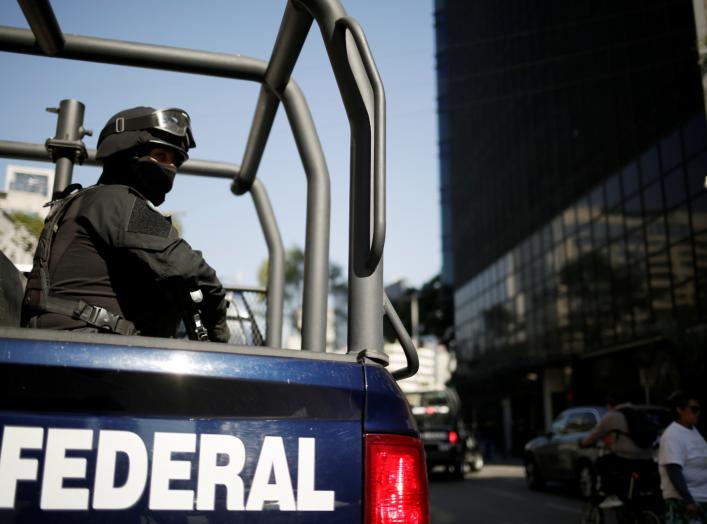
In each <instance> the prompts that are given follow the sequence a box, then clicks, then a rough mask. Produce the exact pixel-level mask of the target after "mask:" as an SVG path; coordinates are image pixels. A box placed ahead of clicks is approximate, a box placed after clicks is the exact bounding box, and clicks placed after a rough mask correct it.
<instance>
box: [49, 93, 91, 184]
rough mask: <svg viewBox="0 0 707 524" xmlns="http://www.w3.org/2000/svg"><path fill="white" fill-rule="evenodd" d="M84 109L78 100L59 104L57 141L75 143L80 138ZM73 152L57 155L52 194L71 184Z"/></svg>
mask: <svg viewBox="0 0 707 524" xmlns="http://www.w3.org/2000/svg"><path fill="white" fill-rule="evenodd" d="M85 109H86V107H85V106H84V105H83V104H82V103H81V102H79V101H78V100H73V99H68V100H62V101H61V102H60V103H59V110H58V115H59V117H58V118H57V123H56V135H55V136H54V138H55V139H57V140H67V141H77V140H81V138H82V131H83V127H82V126H83V115H84V110H85ZM74 162H75V152H74V151H69V153H68V154H62V155H59V157H58V158H57V159H56V168H55V175H54V193H57V192H59V191H63V190H64V188H65V187H66V186H68V185H69V184H70V183H71V177H72V175H73V172H74Z"/></svg>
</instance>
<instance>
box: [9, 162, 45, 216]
mask: <svg viewBox="0 0 707 524" xmlns="http://www.w3.org/2000/svg"><path fill="white" fill-rule="evenodd" d="M53 187H54V170H52V169H45V168H37V167H28V166H15V165H9V166H7V169H6V170H5V188H4V190H3V191H0V209H5V210H8V211H18V212H21V213H26V214H29V215H37V216H40V217H42V218H44V217H46V216H47V213H48V212H49V208H47V207H44V204H46V203H47V202H48V201H49V200H51V196H52V190H53Z"/></svg>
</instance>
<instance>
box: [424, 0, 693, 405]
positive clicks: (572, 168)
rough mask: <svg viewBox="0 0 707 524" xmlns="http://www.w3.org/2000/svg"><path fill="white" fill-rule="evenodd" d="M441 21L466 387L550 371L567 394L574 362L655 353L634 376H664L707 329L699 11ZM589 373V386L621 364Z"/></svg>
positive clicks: (613, 6)
mask: <svg viewBox="0 0 707 524" xmlns="http://www.w3.org/2000/svg"><path fill="white" fill-rule="evenodd" d="M435 17H436V31H437V65H438V77H439V78H438V106H439V125H440V132H439V137H440V146H439V150H440V171H441V190H442V191H441V199H442V205H443V211H442V215H443V221H442V226H443V239H444V240H446V243H445V242H443V250H444V252H443V256H444V258H445V269H446V270H447V271H448V272H449V273H451V275H452V276H451V281H452V282H453V285H454V288H455V326H456V342H457V346H456V351H457V357H458V361H459V367H458V370H457V373H456V380H457V381H458V383H459V384H461V383H467V384H468V383H470V381H471V382H473V381H474V380H477V379H480V380H481V379H483V380H488V379H489V377H498V376H499V375H498V373H499V372H503V371H504V370H505V371H507V370H513V369H520V370H523V376H525V372H526V371H533V373H530V374H529V375H528V376H536V374H535V371H537V370H539V371H540V372H542V369H543V367H548V366H556V367H557V368H558V369H560V370H561V371H562V372H563V373H566V375H567V377H570V378H569V379H567V380H568V381H569V382H568V383H571V380H572V379H571V376H572V373H573V372H574V373H575V378H576V377H577V370H578V369H579V368H581V367H582V365H583V364H582V362H585V363H586V362H588V361H587V360H581V361H580V360H578V359H587V358H594V357H597V358H598V357H599V356H600V355H603V354H610V353H615V352H620V351H622V350H623V348H650V351H651V352H652V353H651V354H650V355H649V356H646V357H645V358H644V359H643V357H641V358H638V357H636V358H634V360H631V359H630V358H629V359H628V360H627V362H628V364H626V365H630V366H634V367H635V369H634V370H633V371H634V372H635V371H637V370H638V369H639V368H645V369H646V370H649V371H650V370H655V369H657V368H660V366H662V364H661V361H660V359H658V358H657V357H656V355H657V353H659V352H661V351H664V352H665V353H666V354H668V355H680V354H682V353H681V351H683V350H684V351H688V350H689V351H692V349H690V348H694V347H696V346H695V344H694V340H703V341H704V340H705V333H707V193H706V192H705V176H706V175H707V126H706V124H705V107H704V99H703V90H702V73H701V71H700V67H699V64H698V56H697V51H696V36H695V19H694V13H693V5H692V1H691V0H642V1H633V0H592V1H590V0H573V1H571V2H568V1H566V0H537V1H533V2H528V1H526V0H505V1H503V2H498V1H495V0H437V2H436V5H435ZM700 337H702V338H700ZM675 348H677V349H675ZM681 348H682V349H681ZM702 349H704V348H702ZM673 350H675V351H673ZM632 351H633V350H632ZM641 351H643V350H642V349H640V350H639V351H638V352H639V353H640V352H641ZM671 352H672V353H671ZM693 353H694V351H693ZM631 358H633V356H632V357H631ZM637 358H638V360H637ZM670 358H672V356H671V357H670ZM675 358H678V357H675ZM680 358H682V357H680ZM690 358H692V357H690ZM641 359H642V360H641ZM689 360H690V359H689V358H688V359H687V360H685V359H683V362H682V364H681V363H679V362H677V361H676V362H677V363H674V364H675V366H674V367H675V369H678V371H679V369H680V366H681V365H682V366H683V367H685V366H687V364H685V362H688V361H689ZM634 361H635V362H634ZM704 361H705V359H704V358H703V357H702V360H701V361H700V362H698V363H697V364H696V365H699V366H702V368H700V369H704ZM622 365H623V364H622ZM671 365H672V364H671ZM566 366H568V367H566ZM592 366H594V364H591V365H586V366H585V367H586V368H587V369H590V368H591V369H590V370H589V371H587V372H586V377H590V378H589V379H586V382H587V383H589V382H591V377H598V376H600V375H601V373H604V371H601V373H599V371H597V369H599V368H600V367H601V366H609V367H611V364H610V363H609V364H601V366H599V365H598V364H597V365H596V366H594V368H593V367H592ZM597 366H598V367H597ZM688 367H689V366H688ZM602 369H604V368H602ZM694 369H698V368H694ZM651 372H652V371H651ZM634 374H635V376H636V378H632V380H634V381H635V382H636V385H637V387H638V380H639V379H638V378H637V377H638V373H637V372H635V373H634ZM605 375H606V373H605V374H604V375H601V376H605ZM606 376H608V375H606ZM484 377H485V378H484ZM586 377H585V378H586ZM540 378H541V380H542V373H541V374H540ZM641 380H643V378H642V379H641ZM671 380H673V382H672V383H676V382H679V381H680V380H681V379H680V377H679V376H678V378H677V379H671ZM557 381H558V382H561V380H560V379H558V380H557ZM646 383H647V382H646ZM666 383H667V382H666ZM515 385H516V384H515V383H512V387H514V386H515ZM548 387H549V386H548ZM567 387H568V388H569V387H571V386H567ZM601 387H604V389H605V388H606V387H607V385H606V384H603V385H602V386H601ZM598 389H600V386H597V390H598ZM545 393H547V392H545ZM545 393H542V394H545ZM567 398H571V396H570V395H568V397H567ZM545 407H547V406H545ZM529 409H530V408H529Z"/></svg>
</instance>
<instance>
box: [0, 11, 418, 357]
mask: <svg viewBox="0 0 707 524" xmlns="http://www.w3.org/2000/svg"><path fill="white" fill-rule="evenodd" d="M19 2H20V5H21V6H22V7H23V10H24V11H25V13H26V16H27V18H28V21H29V23H30V27H31V28H32V31H27V30H22V29H16V28H8V27H0V50H4V51H11V52H17V53H25V54H33V55H42V56H47V55H50V56H55V57H58V58H68V59H74V60H86V61H93V62H100V63H110V64H120V65H129V66H137V67H149V68H153V69H162V70H169V71H179V72H184V73H194V74H203V75H210V76H218V77H224V78H238V79H242V80H250V81H256V82H260V83H261V84H262V89H261V92H260V96H259V99H258V103H257V105H256V109H255V113H254V116H253V125H252V126H251V130H250V134H249V136H248V142H247V146H246V149H245V152H244V156H243V162H242V165H241V168H240V169H239V170H237V172H234V173H232V180H233V183H232V191H233V192H234V193H236V194H242V193H244V192H245V191H247V190H248V189H249V188H252V187H255V174H256V172H257V168H258V166H259V163H260V160H261V158H262V154H263V151H264V149H265V144H266V142H267V138H268V136H269V134H270V131H271V129H272V124H273V121H274V118H275V114H276V111H277V109H278V106H279V103H280V102H282V103H283V106H284V107H285V111H286V113H287V117H288V119H289V121H290V125H291V127H292V130H293V134H294V137H295V142H296V144H297V148H298V151H299V153H300V157H301V158H302V162H303V166H304V170H305V173H306V176H307V181H308V185H307V231H306V240H305V275H304V283H303V284H304V285H303V289H304V294H303V326H302V341H303V342H302V348H303V349H308V350H313V351H324V349H325V339H326V315H327V307H326V304H327V292H328V249H329V213H330V202H329V198H330V197H329V174H328V171H327V168H326V163H325V161H324V156H323V154H322V150H321V145H320V143H319V139H318V137H317V134H316V130H315V128H314V124H313V122H312V118H311V114H310V113H309V109H308V107H307V104H306V101H305V100H304V96H303V95H302V93H301V91H300V89H299V87H298V86H297V84H296V83H295V82H294V80H293V79H292V78H291V74H292V70H293V69H294V65H295V63H296V60H297V58H298V56H299V53H300V51H301V49H302V46H303V44H304V41H305V39H306V37H307V34H308V32H309V29H310V27H311V25H312V21H314V20H316V22H317V24H318V26H319V29H320V32H321V35H322V38H323V40H324V44H325V47H326V50H327V54H328V56H329V60H330V62H331V66H332V69H333V71H334V75H335V77H336V81H337V83H338V86H339V90H340V93H341V97H342V101H343V104H344V108H345V110H346V113H347V116H348V119H349V126H350V128H351V174H350V184H351V187H350V195H351V196H350V210H349V213H350V217H349V329H348V337H349V340H348V351H349V353H356V354H358V353H365V355H366V356H367V357H368V358H370V359H372V360H377V361H379V362H382V363H385V362H386V361H387V359H386V357H385V355H384V354H383V352H382V351H383V314H382V311H381V298H383V296H384V293H383V248H384V244H385V94H384V91H383V84H382V82H381V81H380V77H379V75H378V71H377V69H376V66H375V63H374V61H373V57H372V55H371V53H370V50H369V48H368V44H367V43H366V39H365V35H364V33H363V30H362V29H361V27H360V26H359V25H358V23H356V22H355V21H354V20H353V19H351V18H350V17H348V16H347V14H346V11H345V10H344V8H343V7H342V5H341V3H340V2H339V0H290V1H289V2H288V4H287V7H286V9H285V13H284V16H283V19H282V23H281V26H280V30H279V32H278V35H277V38H276V41H275V45H274V48H273V51H272V54H271V57H270V61H269V62H263V61H261V60H256V59H253V58H247V57H241V56H235V55H227V54H220V53H210V52H204V51H196V50H192V49H181V48H174V47H166V46H157V45H148V44H141V43H132V42H122V41H117V40H107V39H100V38H92V37H85V36H76V35H64V34H62V32H61V29H60V28H59V26H58V23H56V18H55V17H54V14H53V12H52V9H51V6H50V4H49V2H48V1H47V0H41V1H31V0H19ZM5 145H6V146H7V143H6V144H5ZM0 146H2V144H0ZM1 151H2V147H0V152H1ZM17 151H18V153H21V154H29V152H30V151H34V149H33V146H32V147H28V146H26V145H25V146H22V147H18V148H17ZM32 154H34V152H33V153H32ZM89 157H90V154H89ZM188 164H189V162H187V163H186V164H185V165H184V167H183V169H182V170H183V171H185V168H186V167H187V165H188ZM193 167H194V168H195V169H197V168H198V169H197V170H198V171H200V172H199V173H195V174H206V175H207V176H221V175H222V174H223V172H224V169H223V166H221V168H218V169H216V168H215V166H211V167H213V168H214V169H210V168H209V166H208V165H205V164H202V165H199V164H198V161H197V163H195V164H193ZM225 171H227V169H226V170H225ZM217 173H218V174H217ZM257 191H258V190H256V192H257ZM261 196H262V195H261ZM256 200H258V198H257V197H255V196H254V201H256ZM256 206H257V204H256ZM266 221H267V220H266ZM261 222H262V221H261ZM385 304H387V306H386V305H385ZM384 308H392V306H390V304H389V303H388V302H387V301H384ZM386 311H387V309H386ZM388 317H389V318H392V315H391V314H388ZM403 331H404V329H403ZM408 338H409V337H408ZM413 349H414V347H413ZM406 353H407V352H406ZM409 367H410V366H409Z"/></svg>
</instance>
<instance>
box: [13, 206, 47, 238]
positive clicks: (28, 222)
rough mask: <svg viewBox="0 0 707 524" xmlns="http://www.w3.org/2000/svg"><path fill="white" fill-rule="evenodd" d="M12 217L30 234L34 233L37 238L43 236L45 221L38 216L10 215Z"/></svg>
mask: <svg viewBox="0 0 707 524" xmlns="http://www.w3.org/2000/svg"><path fill="white" fill-rule="evenodd" d="M10 217H11V218H12V220H14V221H15V222H16V223H19V224H22V225H23V226H25V227H26V228H27V229H28V230H29V232H30V233H32V234H33V235H34V236H35V237H36V238H39V235H41V234H42V229H44V220H43V219H42V218H40V217H38V216H37V215H28V214H27V213H20V212H15V213H10Z"/></svg>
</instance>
